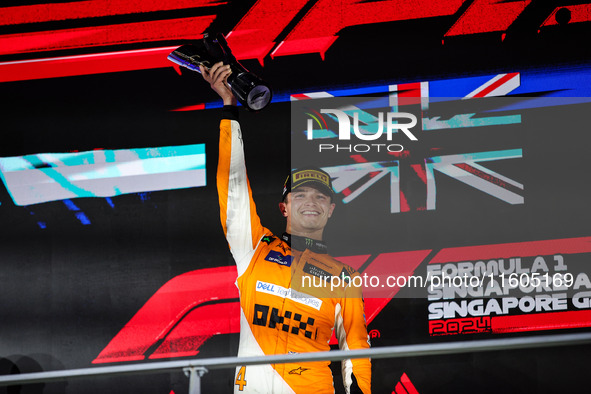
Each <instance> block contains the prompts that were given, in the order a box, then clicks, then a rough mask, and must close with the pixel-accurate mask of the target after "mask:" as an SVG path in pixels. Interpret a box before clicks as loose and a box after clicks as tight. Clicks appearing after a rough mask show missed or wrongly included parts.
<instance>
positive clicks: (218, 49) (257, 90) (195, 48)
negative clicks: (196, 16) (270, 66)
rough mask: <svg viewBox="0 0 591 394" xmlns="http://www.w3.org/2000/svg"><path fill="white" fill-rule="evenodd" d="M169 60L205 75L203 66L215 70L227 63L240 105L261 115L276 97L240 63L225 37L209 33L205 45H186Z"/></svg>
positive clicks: (173, 53) (172, 54)
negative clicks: (259, 112) (221, 63)
mask: <svg viewBox="0 0 591 394" xmlns="http://www.w3.org/2000/svg"><path fill="white" fill-rule="evenodd" d="M168 60H170V61H172V62H174V63H176V64H178V65H179V66H182V67H186V68H188V69H189V70H192V71H197V72H201V71H199V65H203V66H204V67H206V68H211V66H213V65H214V64H215V63H217V62H220V61H221V62H224V64H229V65H230V70H232V74H230V76H229V77H228V85H230V89H232V93H234V96H236V98H237V99H238V101H239V102H240V104H242V105H243V106H245V107H246V108H248V109H249V110H251V111H260V110H262V109H263V108H265V107H266V106H267V104H269V102H270V101H271V97H272V95H273V93H272V92H271V88H270V86H269V85H268V84H267V83H266V82H265V81H263V80H262V79H260V78H259V77H257V76H256V75H254V74H253V73H251V72H249V71H248V70H247V69H245V68H244V67H243V66H242V65H241V64H240V63H239V62H238V60H236V57H234V55H233V54H232V51H231V50H230V47H229V46H228V43H227V42H226V39H225V38H224V36H223V34H220V33H218V34H215V35H212V34H207V33H206V34H204V35H203V40H202V41H198V42H197V43H195V44H187V45H183V46H181V47H179V48H177V49H175V50H174V51H172V52H171V54H170V55H168Z"/></svg>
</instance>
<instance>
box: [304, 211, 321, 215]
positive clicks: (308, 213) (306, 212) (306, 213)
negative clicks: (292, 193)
mask: <svg viewBox="0 0 591 394" xmlns="http://www.w3.org/2000/svg"><path fill="white" fill-rule="evenodd" d="M302 213H303V214H304V215H318V212H314V211H304V212H302Z"/></svg>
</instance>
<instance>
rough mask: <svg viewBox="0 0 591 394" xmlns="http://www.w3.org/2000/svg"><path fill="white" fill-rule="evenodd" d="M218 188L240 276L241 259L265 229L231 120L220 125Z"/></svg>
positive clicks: (235, 125) (238, 132) (238, 135)
mask: <svg viewBox="0 0 591 394" xmlns="http://www.w3.org/2000/svg"><path fill="white" fill-rule="evenodd" d="M217 188H218V198H219V205H220V220H221V223H222V228H223V230H224V234H225V235H226V239H227V240H228V244H229V246H230V250H231V252H232V255H233V256H234V259H235V260H236V264H237V265H238V270H239V274H240V273H241V272H240V271H241V268H243V269H246V267H241V265H244V264H243V263H242V260H243V258H244V257H245V256H246V255H248V254H249V253H250V252H252V251H253V250H254V249H255V248H256V246H257V244H258V242H259V240H260V239H261V237H262V236H263V235H264V234H265V231H266V229H265V228H264V227H263V226H262V225H261V222H260V219H259V216H258V215H257V212H256V206H255V204H254V201H253V199H252V191H251V189H250V184H249V181H248V177H247V174H246V164H245V160H244V148H243V146H242V134H241V130H240V124H239V123H238V121H237V120H234V119H229V118H225V119H222V121H221V123H220V144H219V159H218V168H217ZM247 263H248V262H246V264H247ZM242 271H243V270H242Z"/></svg>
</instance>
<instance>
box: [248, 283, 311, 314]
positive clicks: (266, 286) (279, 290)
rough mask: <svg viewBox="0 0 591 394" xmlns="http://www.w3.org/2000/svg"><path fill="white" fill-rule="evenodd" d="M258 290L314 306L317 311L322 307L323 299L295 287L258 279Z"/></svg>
mask: <svg viewBox="0 0 591 394" xmlns="http://www.w3.org/2000/svg"><path fill="white" fill-rule="evenodd" d="M256 291H258V292H260V293H265V294H271V295H275V296H277V297H281V298H288V299H290V300H292V301H295V302H298V303H300V304H303V305H306V306H309V307H310V308H314V309H316V310H317V311H319V310H320V307H321V306H322V300H320V299H318V298H316V297H312V296H310V295H307V294H304V293H301V292H299V291H296V290H294V289H286V288H285V287H282V286H279V285H276V284H274V283H267V282H263V281H260V280H257V288H256Z"/></svg>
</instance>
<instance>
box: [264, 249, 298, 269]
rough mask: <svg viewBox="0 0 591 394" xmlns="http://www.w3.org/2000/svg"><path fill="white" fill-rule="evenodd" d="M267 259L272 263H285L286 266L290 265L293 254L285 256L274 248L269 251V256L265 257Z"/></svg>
mask: <svg viewBox="0 0 591 394" xmlns="http://www.w3.org/2000/svg"><path fill="white" fill-rule="evenodd" d="M265 260H267V261H270V262H272V263H277V264H280V265H284V266H286V267H290V266H291V260H292V256H290V255H287V256H285V255H282V254H281V253H279V252H277V251H275V250H272V251H270V252H269V254H268V255H267V257H265Z"/></svg>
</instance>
